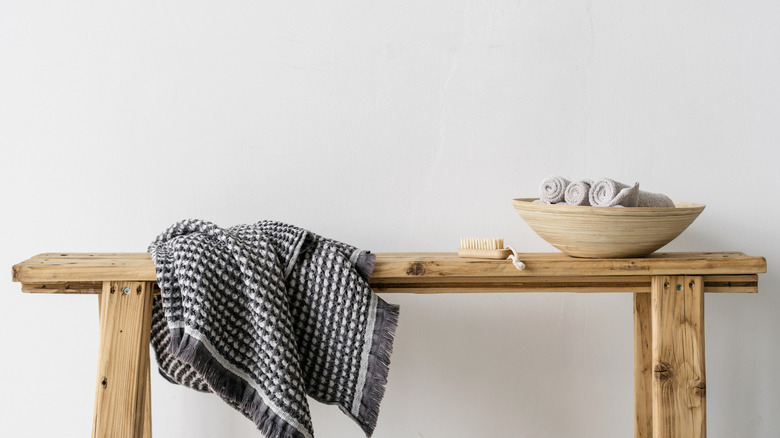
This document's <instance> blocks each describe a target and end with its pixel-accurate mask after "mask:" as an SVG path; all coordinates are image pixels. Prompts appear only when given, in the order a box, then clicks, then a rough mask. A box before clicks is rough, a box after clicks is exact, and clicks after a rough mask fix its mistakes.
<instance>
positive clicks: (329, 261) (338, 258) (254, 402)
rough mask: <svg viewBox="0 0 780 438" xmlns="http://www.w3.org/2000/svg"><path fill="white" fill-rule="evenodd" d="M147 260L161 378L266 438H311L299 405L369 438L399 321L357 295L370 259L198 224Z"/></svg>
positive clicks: (293, 239)
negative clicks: (214, 397)
mask: <svg viewBox="0 0 780 438" xmlns="http://www.w3.org/2000/svg"><path fill="white" fill-rule="evenodd" d="M149 252H150V253H151V255H152V259H153V260H154V263H155V266H156V270H157V283H158V285H159V286H160V289H161V291H162V293H161V295H160V296H159V297H155V299H154V308H153V316H152V346H153V347H154V350H155V353H156V357H157V363H158V365H159V370H160V373H161V374H162V375H163V377H165V378H166V379H168V380H169V381H171V382H173V383H177V384H181V385H185V386H187V387H190V388H193V389H196V390H199V391H207V392H214V393H216V394H218V395H219V396H220V397H221V398H222V399H223V400H224V401H226V402H227V403H228V404H230V405H231V406H233V407H234V408H235V409H237V410H238V411H240V412H241V413H243V414H244V415H245V416H247V417H248V418H249V419H250V420H252V421H253V422H254V423H255V424H256V425H257V427H258V429H260V431H261V432H262V433H263V434H264V435H265V436H266V437H268V438H286V437H306V438H308V437H313V435H314V432H313V430H312V425H311V418H310V414H309V406H308V402H307V399H306V395H309V396H311V397H312V398H314V399H316V400H318V401H321V402H323V403H328V404H336V405H338V406H339V407H340V408H341V410H342V411H343V412H344V413H346V414H347V415H349V416H350V417H351V418H352V419H353V420H355V421H356V422H357V423H358V424H359V425H360V427H361V428H362V429H363V431H364V432H365V433H366V436H370V435H371V434H372V433H373V431H374V428H375V426H376V420H377V416H378V414H379V404H380V402H381V400H382V396H383V395H384V390H385V389H384V387H385V383H386V382H387V373H388V365H389V362H390V354H391V352H392V344H393V336H394V333H395V328H396V325H397V322H398V311H399V309H398V306H395V305H391V304H387V303H386V302H384V301H383V300H382V299H381V298H379V297H377V296H376V295H375V294H374V293H373V292H372V291H371V288H370V287H369V286H368V278H369V277H370V275H371V271H372V270H373V264H374V255H373V254H370V253H368V252H366V251H361V250H358V249H356V248H354V247H352V246H350V245H347V244H344V243H341V242H337V241H334V240H330V239H326V238H323V237H321V236H318V235H316V234H314V233H311V232H309V231H306V230H303V229H301V228H297V227H294V226H291V225H287V224H283V223H279V222H271V221H261V222H258V223H256V224H252V225H238V226H235V227H232V228H227V229H223V228H220V227H218V226H216V225H214V224H213V223H210V222H206V221H201V220H186V221H182V222H179V223H176V224H174V225H173V226H172V227H170V228H169V229H168V230H167V231H165V232H164V233H162V234H161V235H160V236H158V237H157V239H155V241H154V242H153V243H152V244H151V245H150V247H149Z"/></svg>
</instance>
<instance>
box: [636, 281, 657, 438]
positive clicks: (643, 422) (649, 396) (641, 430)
mask: <svg viewBox="0 0 780 438" xmlns="http://www.w3.org/2000/svg"><path fill="white" fill-rule="evenodd" d="M652 335H653V333H652V326H651V321H650V294H649V293H635V294H634V438H651V437H652V436H653V372H652V370H653V365H652V364H653V360H652V359H653V357H652V349H651V346H652V342H653V336H652Z"/></svg>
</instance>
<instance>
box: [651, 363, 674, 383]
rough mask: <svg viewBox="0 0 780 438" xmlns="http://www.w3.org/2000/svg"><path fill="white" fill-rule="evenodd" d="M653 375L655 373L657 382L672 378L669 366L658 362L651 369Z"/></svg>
mask: <svg viewBox="0 0 780 438" xmlns="http://www.w3.org/2000/svg"><path fill="white" fill-rule="evenodd" d="M653 373H655V375H656V378H657V379H658V380H669V379H670V378H671V377H672V369H671V367H670V366H669V364H665V363H663V362H658V363H657V364H655V366H654V367H653Z"/></svg>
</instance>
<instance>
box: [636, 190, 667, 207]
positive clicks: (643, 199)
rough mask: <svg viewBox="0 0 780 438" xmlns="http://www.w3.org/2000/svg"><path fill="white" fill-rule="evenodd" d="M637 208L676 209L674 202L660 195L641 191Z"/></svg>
mask: <svg viewBox="0 0 780 438" xmlns="http://www.w3.org/2000/svg"><path fill="white" fill-rule="evenodd" d="M637 207H674V201H672V199H671V198H669V197H668V196H666V195H662V194H660V193H650V192H643V191H642V190H640V191H639V201H638V202H637Z"/></svg>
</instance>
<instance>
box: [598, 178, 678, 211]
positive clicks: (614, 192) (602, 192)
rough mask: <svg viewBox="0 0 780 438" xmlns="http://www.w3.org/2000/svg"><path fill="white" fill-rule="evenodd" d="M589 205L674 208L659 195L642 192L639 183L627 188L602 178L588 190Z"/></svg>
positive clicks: (666, 197) (667, 199) (669, 200)
mask: <svg viewBox="0 0 780 438" xmlns="http://www.w3.org/2000/svg"><path fill="white" fill-rule="evenodd" d="M589 199H590V204H591V205H594V206H597V207H674V202H672V200H671V199H670V198H669V197H668V196H666V195H662V194H660V193H650V192H643V191H641V190H639V183H635V184H634V185H633V186H628V185H626V184H623V183H619V182H617V181H614V180H611V179H609V178H604V179H602V180H599V181H597V182H596V183H595V184H593V186H592V187H591V188H590V194H589Z"/></svg>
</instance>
